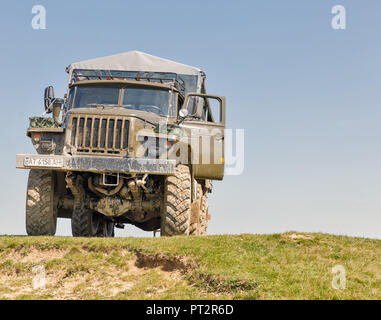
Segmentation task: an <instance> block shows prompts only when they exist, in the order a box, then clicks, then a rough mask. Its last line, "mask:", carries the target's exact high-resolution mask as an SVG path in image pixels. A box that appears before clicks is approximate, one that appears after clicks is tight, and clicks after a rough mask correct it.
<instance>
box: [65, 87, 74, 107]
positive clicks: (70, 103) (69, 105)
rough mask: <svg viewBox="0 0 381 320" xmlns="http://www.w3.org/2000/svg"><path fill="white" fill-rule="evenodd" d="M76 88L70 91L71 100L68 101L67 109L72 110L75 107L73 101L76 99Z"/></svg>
mask: <svg viewBox="0 0 381 320" xmlns="http://www.w3.org/2000/svg"><path fill="white" fill-rule="evenodd" d="M75 88H76V87H73V88H71V89H70V91H69V100H68V102H67V109H68V110H70V109H71V108H72V107H73V101H74V95H75Z"/></svg>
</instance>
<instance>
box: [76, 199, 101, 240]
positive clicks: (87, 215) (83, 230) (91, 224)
mask: <svg viewBox="0 0 381 320" xmlns="http://www.w3.org/2000/svg"><path fill="white" fill-rule="evenodd" d="M94 219H98V216H97V215H96V213H95V212H94V211H92V210H90V209H87V208H85V207H84V206H83V205H82V204H79V203H78V204H75V205H74V210H73V215H72V217H71V233H72V234H73V237H99V232H100V228H101V227H102V224H101V222H100V221H98V225H97V224H96V223H95V221H94Z"/></svg>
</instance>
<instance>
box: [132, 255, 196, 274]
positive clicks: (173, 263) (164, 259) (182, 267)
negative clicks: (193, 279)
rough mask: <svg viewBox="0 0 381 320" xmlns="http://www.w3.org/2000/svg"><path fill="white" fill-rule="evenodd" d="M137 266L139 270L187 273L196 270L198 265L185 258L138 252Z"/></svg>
mask: <svg viewBox="0 0 381 320" xmlns="http://www.w3.org/2000/svg"><path fill="white" fill-rule="evenodd" d="M136 257H137V259H136V266H137V267H138V268H151V269H152V268H160V269H161V270H163V271H167V272H171V271H180V272H185V271H187V270H189V269H194V268H196V265H195V264H194V263H193V262H191V261H189V260H188V259H186V258H183V257H177V256H168V255H164V254H155V255H149V254H144V253H141V252H139V251H137V252H136Z"/></svg>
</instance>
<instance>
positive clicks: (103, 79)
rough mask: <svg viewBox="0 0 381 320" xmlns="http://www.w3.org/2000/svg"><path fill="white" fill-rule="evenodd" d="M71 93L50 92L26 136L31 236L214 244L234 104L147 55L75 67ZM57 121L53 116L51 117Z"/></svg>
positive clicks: (198, 78)
mask: <svg viewBox="0 0 381 320" xmlns="http://www.w3.org/2000/svg"><path fill="white" fill-rule="evenodd" d="M66 71H67V73H68V75H69V77H68V78H69V81H68V91H67V93H66V94H65V95H64V97H63V99H59V98H56V97H54V90H53V87H51V86H49V87H47V88H46V89H45V96H44V104H45V112H44V114H43V115H42V116H40V117H31V118H30V126H29V128H28V129H27V132H26V135H27V137H29V138H30V139H31V142H32V144H33V146H34V148H35V149H36V151H37V154H18V155H17V156H16V167H17V168H22V169H29V170H30V171H29V179H28V184H27V199H26V231H27V234H28V235H54V234H55V232H56V225H57V218H67V219H71V227H72V234H73V236H76V237H77V236H83V237H113V236H114V228H115V227H116V228H123V227H124V226H125V224H131V225H134V226H136V227H138V228H140V229H142V230H145V231H158V230H160V233H161V235H162V236H173V235H205V234H206V233H207V227H208V220H209V219H210V214H209V212H208V202H207V195H208V193H210V192H212V180H222V179H223V175H224V128H225V98H224V97H222V96H215V95H209V94H206V83H205V79H206V76H205V73H204V72H202V71H201V70H200V69H198V68H195V67H191V66H187V65H184V64H181V63H177V62H173V61H170V60H166V59H163V58H159V57H155V56H152V55H149V54H145V53H142V52H138V51H131V52H126V53H122V54H118V55H113V56H108V57H103V58H99V59H93V60H87V61H82V62H77V63H73V64H71V65H70V66H69V67H67V68H66ZM49 113H51V114H52V116H51V117H50V116H49V117H48V116H47V114H49Z"/></svg>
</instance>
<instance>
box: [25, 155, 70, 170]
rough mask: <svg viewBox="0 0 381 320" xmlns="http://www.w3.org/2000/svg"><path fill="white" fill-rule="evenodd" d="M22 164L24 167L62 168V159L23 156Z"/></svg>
mask: <svg viewBox="0 0 381 320" xmlns="http://www.w3.org/2000/svg"><path fill="white" fill-rule="evenodd" d="M24 166H26V167H49V168H62V167H63V159H57V158H53V157H52V158H48V157H33V158H32V157H25V159H24Z"/></svg>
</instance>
